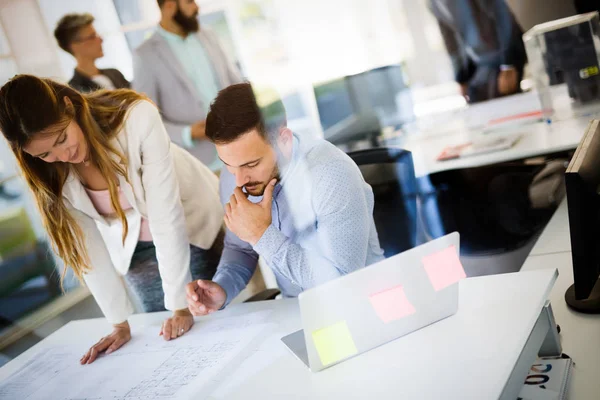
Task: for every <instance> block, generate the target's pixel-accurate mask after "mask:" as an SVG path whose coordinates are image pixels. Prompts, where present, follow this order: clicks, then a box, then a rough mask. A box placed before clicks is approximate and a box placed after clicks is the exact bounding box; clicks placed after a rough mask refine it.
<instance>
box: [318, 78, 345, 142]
mask: <svg viewBox="0 0 600 400" xmlns="http://www.w3.org/2000/svg"><path fill="white" fill-rule="evenodd" d="M314 90H315V98H316V100H317V109H318V110H319V118H320V120H321V126H322V127H323V131H326V130H327V129H329V128H331V127H332V126H333V125H335V124H337V123H338V122H341V121H343V120H345V119H346V118H348V117H351V116H352V115H353V114H354V106H353V104H352V100H351V98H350V92H349V91H348V86H347V83H346V80H345V79H344V78H341V79H336V80H333V81H329V82H325V83H321V84H319V85H316V86H315V87H314Z"/></svg>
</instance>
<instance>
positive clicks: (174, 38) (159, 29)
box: [156, 24, 191, 42]
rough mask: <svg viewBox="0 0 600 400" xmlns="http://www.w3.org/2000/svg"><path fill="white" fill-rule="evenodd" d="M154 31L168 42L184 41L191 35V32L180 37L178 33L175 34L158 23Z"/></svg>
mask: <svg viewBox="0 0 600 400" xmlns="http://www.w3.org/2000/svg"><path fill="white" fill-rule="evenodd" d="M156 31H157V32H158V33H159V35H161V36H162V37H163V38H165V39H166V40H168V41H169V42H184V41H185V40H187V39H188V38H189V37H190V35H191V34H188V35H187V36H186V37H185V38H182V37H181V36H179V35H177V34H175V33H173V32H169V31H167V30H166V29H165V28H163V27H162V26H160V24H159V25H158V27H157V28H156Z"/></svg>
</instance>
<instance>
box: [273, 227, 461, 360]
mask: <svg viewBox="0 0 600 400" xmlns="http://www.w3.org/2000/svg"><path fill="white" fill-rule="evenodd" d="M459 248H460V247H459V234H458V233H457V232H454V233H451V234H449V235H446V236H444V237H441V238H439V239H436V240H433V241H431V242H428V243H426V244H423V245H421V246H418V247H415V248H413V249H411V250H408V251H406V252H403V253H401V254H398V255H396V256H394V257H390V258H388V259H385V260H383V261H381V262H378V263H376V264H373V265H370V266H369V267H367V268H363V269H361V270H358V271H356V272H353V273H351V274H348V275H346V276H343V277H341V278H339V279H335V280H333V281H330V282H327V283H325V284H323V285H320V286H318V287H316V288H313V289H310V290H307V291H304V292H302V293H301V294H300V295H299V296H298V298H299V303H300V313H301V318H302V327H303V330H304V335H303V336H304V344H305V350H304V349H300V350H298V347H299V346H298V339H299V334H298V333H296V334H295V336H293V337H292V338H291V339H293V340H292V342H293V343H295V345H294V346H293V347H294V348H292V347H290V349H291V350H292V351H293V352H294V353H298V352H300V353H303V352H304V351H306V353H305V354H302V356H299V358H300V359H305V358H306V355H308V357H307V358H308V361H309V365H310V369H311V371H313V372H317V371H320V370H322V369H324V368H328V367H330V366H333V365H335V364H337V363H339V362H341V361H344V360H346V359H348V358H351V357H353V356H356V355H358V354H360V353H363V352H366V351H368V350H370V349H373V348H375V347H377V346H380V345H382V344H384V343H387V342H389V341H391V340H393V339H396V338H398V337H401V336H404V335H406V334H408V333H410V332H413V331H415V330H417V329H420V328H422V327H424V326H427V325H430V324H432V323H434V322H436V321H439V320H441V319H443V318H446V317H448V316H450V315H452V314H454V313H456V311H457V309H458V283H457V282H458V280H459V279H461V278H464V277H465V275H464V270H463V269H462V266H461V265H460V261H459V260H458V251H459ZM292 335H294V334H292ZM290 336H291V335H290ZM288 339H290V338H288ZM288 341H289V340H288ZM284 343H286V344H287V342H286V341H285V340H284ZM288 347H289V345H288Z"/></svg>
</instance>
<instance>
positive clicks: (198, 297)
mask: <svg viewBox="0 0 600 400" xmlns="http://www.w3.org/2000/svg"><path fill="white" fill-rule="evenodd" d="M277 105H278V107H275V108H277V109H278V112H272V113H271V116H270V117H269V118H267V119H266V120H265V119H264V118H263V117H262V114H261V111H260V109H259V107H258V105H257V103H256V100H255V97H254V94H253V91H252V87H251V85H250V84H247V83H243V84H237V85H233V86H230V87H228V88H226V89H224V90H222V91H221V92H219V95H218V96H217V98H216V100H215V101H214V102H213V104H212V105H211V108H210V112H209V114H208V117H207V119H206V135H207V137H208V138H209V139H210V140H211V141H212V142H213V143H215V145H216V148H217V152H218V155H219V158H220V159H221V161H222V162H223V163H224V164H225V168H224V169H223V171H222V172H221V180H220V195H221V202H222V203H223V204H224V206H225V213H226V215H225V218H224V219H225V224H226V225H227V233H226V237H225V248H224V251H223V254H222V256H221V261H220V263H219V266H218V269H217V273H216V275H215V276H214V278H213V280H212V281H205V280H198V281H194V282H192V283H190V284H188V286H187V297H188V305H189V308H190V310H191V311H192V313H194V315H204V314H207V313H211V312H214V311H216V310H218V309H221V308H222V307H224V306H226V305H227V304H228V303H229V302H230V301H231V300H232V299H233V298H234V297H235V296H236V295H237V294H238V293H239V292H240V291H241V290H243V289H244V287H245V286H246V284H247V283H248V281H249V280H250V278H251V277H252V274H253V273H254V270H255V268H256V264H257V261H258V257H259V256H261V257H262V258H263V260H264V261H265V262H266V263H267V265H268V266H269V267H270V268H271V269H272V270H273V272H274V274H275V277H276V279H277V283H278V285H279V288H280V289H281V291H282V293H283V295H284V296H285V297H295V296H298V294H300V292H302V291H303V290H306V289H309V288H312V287H314V286H317V285H319V284H322V283H324V282H326V281H329V280H331V279H335V278H337V277H339V276H342V275H345V274H348V273H350V272H352V271H355V270H357V269H360V268H363V267H365V266H367V265H370V264H372V263H374V262H377V261H380V260H381V259H383V251H382V250H381V248H380V246H379V239H378V237H377V231H376V230H375V223H374V221H373V203H374V201H373V191H372V190H371V187H370V186H369V185H368V184H367V183H366V182H365V181H364V179H363V177H362V175H361V172H360V170H359V169H358V167H357V166H356V164H355V163H354V162H353V161H352V160H351V159H350V157H348V156H347V155H346V154H345V153H343V152H342V151H341V150H339V149H338V148H336V147H335V146H333V145H332V144H331V143H329V142H326V141H324V140H314V139H313V140H309V139H306V138H301V137H299V136H297V135H294V134H293V133H292V131H291V130H290V129H288V128H287V125H286V118H285V110H284V108H283V105H282V104H281V103H280V102H279V103H277ZM270 109H272V107H270Z"/></svg>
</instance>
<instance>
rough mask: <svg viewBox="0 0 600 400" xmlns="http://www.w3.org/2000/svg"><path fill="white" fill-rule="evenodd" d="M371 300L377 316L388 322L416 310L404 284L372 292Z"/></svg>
mask: <svg viewBox="0 0 600 400" xmlns="http://www.w3.org/2000/svg"><path fill="white" fill-rule="evenodd" d="M369 301H370V302H371V305H372V306H373V308H374V309H375V312H376V313H377V316H378V317H379V318H380V319H381V320H382V321H383V322H385V323H386V324H387V323H388V322H391V321H395V320H397V319H400V318H404V317H406V316H408V315H411V314H414V313H415V312H416V310H415V307H414V306H413V305H412V304H411V303H410V301H408V299H407V298H406V294H405V293H404V288H403V287H402V286H396V287H393V288H391V289H387V290H385V291H383V292H379V293H375V294H372V295H370V296H369Z"/></svg>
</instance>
